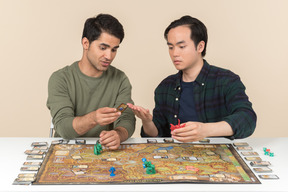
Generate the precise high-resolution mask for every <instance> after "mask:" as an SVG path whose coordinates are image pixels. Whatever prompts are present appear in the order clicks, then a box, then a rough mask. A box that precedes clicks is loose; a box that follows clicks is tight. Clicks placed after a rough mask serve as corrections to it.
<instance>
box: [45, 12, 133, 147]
mask: <svg viewBox="0 0 288 192" xmlns="http://www.w3.org/2000/svg"><path fill="white" fill-rule="evenodd" d="M123 38H124V30H123V27H122V25H121V24H120V22H119V21H118V20H117V19H116V18H114V17H113V16H111V15H107V14H99V15H98V16H97V17H93V18H89V19H87V20H86V22H85V26H84V30H83V35H82V46H83V55H82V58H81V60H80V61H76V62H74V63H73V64H72V65H70V66H66V67H64V68H62V69H60V70H58V71H56V72H54V73H53V74H52V75H51V77H50V79H49V83H48V100H47V107H48V108H49V109H50V112H51V115H52V118H53V124H54V128H55V135H54V136H55V137H62V138H65V139H73V138H77V137H100V143H101V144H102V145H103V146H105V147H107V148H109V149H117V148H118V147H119V146H120V143H121V142H123V141H125V140H126V139H128V138H129V137H131V135H132V134H133V133H134V130H135V117H134V114H133V112H132V111H131V109H127V110H125V111H124V112H122V113H121V112H118V111H117V109H116V107H117V106H119V105H120V104H121V103H129V102H133V101H132V99H131V88H132V86H131V84H130V82H129V79H128V77H127V76H126V75H125V73H124V72H122V71H120V70H119V69H117V68H115V67H113V66H111V63H112V61H113V59H114V58H115V56H116V53H117V49H118V48H119V45H120V43H121V42H122V40H123Z"/></svg>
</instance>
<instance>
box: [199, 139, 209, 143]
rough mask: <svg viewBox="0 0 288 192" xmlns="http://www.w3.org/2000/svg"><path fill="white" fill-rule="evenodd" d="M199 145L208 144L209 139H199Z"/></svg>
mask: <svg viewBox="0 0 288 192" xmlns="http://www.w3.org/2000/svg"><path fill="white" fill-rule="evenodd" d="M199 142H200V143H210V139H201V140H199Z"/></svg>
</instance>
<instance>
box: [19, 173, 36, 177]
mask: <svg viewBox="0 0 288 192" xmlns="http://www.w3.org/2000/svg"><path fill="white" fill-rule="evenodd" d="M23 177H24V178H25V177H28V178H29V177H30V178H31V177H32V178H33V177H36V173H20V174H18V178H23Z"/></svg>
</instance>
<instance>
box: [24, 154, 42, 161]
mask: <svg viewBox="0 0 288 192" xmlns="http://www.w3.org/2000/svg"><path fill="white" fill-rule="evenodd" d="M26 159H27V160H42V159H44V156H43V155H28V156H27V158H26Z"/></svg>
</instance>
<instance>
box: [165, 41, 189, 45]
mask: <svg viewBox="0 0 288 192" xmlns="http://www.w3.org/2000/svg"><path fill="white" fill-rule="evenodd" d="M182 43H185V41H179V42H177V43H176V45H179V44H182ZM167 45H173V44H172V43H169V42H167Z"/></svg>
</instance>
